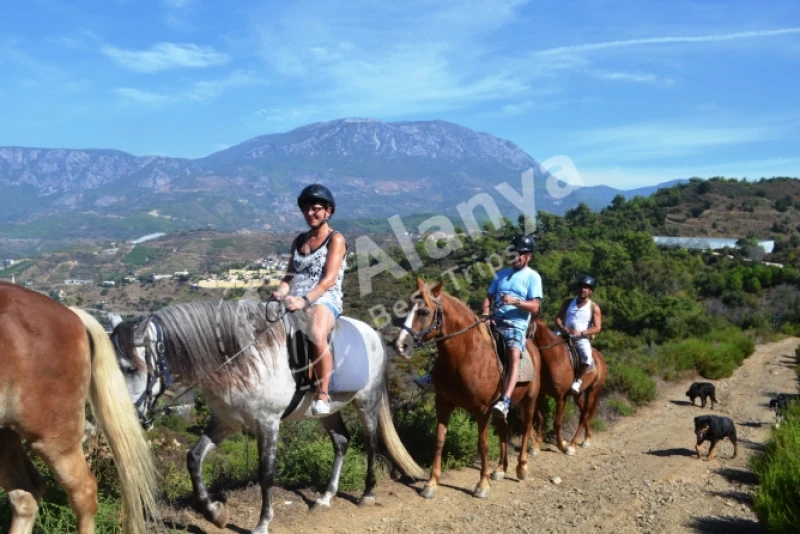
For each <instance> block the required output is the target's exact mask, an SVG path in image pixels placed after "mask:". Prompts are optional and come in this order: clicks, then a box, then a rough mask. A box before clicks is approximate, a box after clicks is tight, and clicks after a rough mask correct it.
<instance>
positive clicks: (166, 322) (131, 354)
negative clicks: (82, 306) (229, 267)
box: [111, 301, 425, 534]
mask: <svg viewBox="0 0 800 534" xmlns="http://www.w3.org/2000/svg"><path fill="white" fill-rule="evenodd" d="M295 313H297V312H295ZM342 322H344V323H342ZM336 328H337V330H336V332H335V333H334V336H335V335H338V333H337V332H339V331H340V329H341V331H342V332H345V331H347V332H349V333H348V334H347V335H349V336H352V337H349V338H348V339H351V340H353V343H352V346H353V347H354V348H355V347H356V345H358V344H360V346H361V348H359V349H358V350H360V351H362V352H360V353H359V354H360V355H361V356H363V358H364V361H363V367H368V371H366V370H365V375H364V377H363V380H364V383H365V384H366V385H365V386H363V387H361V389H360V390H358V391H352V392H349V393H341V392H340V393H337V392H336V390H334V389H332V390H331V391H330V399H331V408H332V410H333V412H332V413H331V414H330V415H328V416H325V417H323V418H322V425H323V426H324V427H325V429H326V430H327V431H328V434H329V436H330V438H331V441H332V442H333V449H334V453H335V457H334V462H333V470H332V473H331V478H330V481H329V483H328V487H327V489H326V491H325V494H324V495H323V496H322V497H320V498H319V499H317V501H316V504H315V508H327V507H329V506H330V503H331V499H332V498H333V497H335V496H336V493H337V490H338V485H339V476H340V474H341V471H342V465H343V464H344V455H345V453H346V452H347V446H348V443H349V435H348V433H347V429H346V428H345V426H344V422H343V421H342V417H341V414H340V413H339V410H341V409H342V408H343V407H344V406H345V405H347V404H348V403H350V402H352V403H353V404H354V405H355V407H356V410H358V413H359V416H360V418H361V422H362V424H363V425H364V433H365V435H366V440H365V441H366V443H365V448H366V453H367V477H366V488H365V490H364V493H363V495H362V496H361V501H360V504H362V505H370V504H373V503H374V502H375V496H374V495H373V490H374V488H375V484H376V479H375V458H376V449H377V439H378V438H377V433H378V431H380V433H381V437H382V438H383V441H384V443H385V444H386V447H387V449H388V450H389V454H390V456H391V457H392V459H393V460H394V462H395V463H396V464H397V466H398V467H399V468H400V469H401V470H402V471H403V472H405V473H406V474H407V475H409V476H412V477H416V478H424V476H425V473H424V471H422V469H421V468H420V467H419V466H418V465H417V464H416V463H414V460H413V459H411V457H410V455H409V454H408V452H407V451H406V449H405V448H404V447H403V445H402V443H401V442H400V439H399V437H398V436H397V433H396V431H395V428H394V424H393V423H392V418H391V413H390V411H389V399H388V393H387V390H386V367H387V355H386V351H385V348H384V345H383V343H382V340H381V338H380V336H379V335H378V333H377V332H375V330H373V329H372V328H370V327H369V326H367V325H366V324H364V323H362V322H360V321H356V320H354V319H350V318H340V319H339V323H337V327H336ZM345 329H347V330H345ZM111 339H112V341H113V343H114V346H115V348H116V350H117V360H118V362H119V365H120V367H121V368H122V371H123V373H124V374H125V378H126V381H127V383H128V389H129V393H130V395H131V398H132V399H133V400H134V401H135V404H136V406H137V408H138V410H139V414H140V418H141V419H143V421H146V420H147V419H148V418H149V417H148V416H151V415H152V414H153V411H154V407H155V404H156V402H157V401H158V398H159V396H160V395H161V394H163V393H164V390H165V389H166V387H167V386H168V385H169V383H170V382H171V381H172V379H173V378H174V379H175V380H176V381H177V382H178V383H180V384H182V385H183V386H184V387H193V386H194V385H197V386H198V387H199V388H200V390H201V391H202V394H203V396H204V397H205V398H206V399H207V401H208V404H209V406H210V407H211V410H212V413H211V419H210V420H209V422H208V425H207V426H206V428H205V430H203V435H202V436H201V437H200V439H199V441H198V442H197V443H196V444H195V446H194V447H193V448H192V449H191V450H190V451H189V454H188V456H187V466H188V469H189V474H190V476H191V479H192V487H193V493H194V501H195V507H196V508H197V510H198V511H200V512H201V513H203V514H204V515H205V517H206V518H207V519H209V520H210V521H212V522H213V523H214V524H216V525H218V526H220V527H223V526H224V525H225V524H226V523H227V518H228V514H227V511H226V508H225V504H224V503H222V502H219V501H214V500H213V499H212V498H211V497H210V496H209V492H208V490H207V488H206V485H205V482H204V481H203V460H204V458H205V456H206V454H207V453H208V452H209V451H211V450H213V449H215V448H216V447H217V446H218V445H219V444H220V443H221V442H222V441H223V440H224V439H225V438H226V437H227V436H228V435H230V434H231V433H233V432H235V431H237V430H240V429H245V430H248V431H250V432H252V433H253V434H255V435H256V437H257V439H258V455H259V468H258V475H259V481H260V483H261V498H262V501H261V515H260V518H259V521H258V525H257V526H256V528H255V530H253V533H254V534H266V533H267V531H268V527H269V523H270V522H271V521H272V518H273V510H272V487H273V485H274V478H275V455H276V453H277V448H278V428H279V426H280V422H281V420H282V419H286V420H298V419H305V418H308V417H311V404H312V402H313V397H314V390H313V388H312V389H311V390H309V391H305V392H301V393H300V395H298V396H296V389H297V387H296V382H295V378H294V376H293V370H292V369H291V368H290V366H289V357H288V354H287V346H286V331H285V327H284V324H283V322H282V321H281V320H278V321H276V322H274V323H268V321H267V318H266V314H265V309H264V306H263V305H259V304H258V303H255V302H248V301H239V302H229V301H221V302H218V303H216V302H194V303H189V304H178V305H174V306H169V307H167V308H162V309H161V310H158V311H156V312H154V313H153V314H151V315H148V316H142V317H139V318H137V319H133V320H130V321H126V322H123V323H121V324H119V325H117V326H116V328H115V329H114V332H113V333H112V334H111ZM350 346H351V345H349V344H348V347H350ZM337 351H338V349H337ZM364 351H365V352H366V354H364ZM355 352H356V351H355V350H353V351H352V352H348V351H344V354H343V355H339V354H338V352H336V353H335V354H334V358H335V360H336V364H337V369H340V368H338V364H340V363H343V364H344V363H346V362H345V361H344V360H345V355H347V354H350V356H348V357H351V358H355V357H356V354H355ZM339 358H341V359H342V360H341V361H339ZM356 361H357V360H356ZM337 372H342V371H341V369H340V370H337ZM367 373H368V374H367ZM335 378H336V376H335V375H334V380H335ZM294 401H296V402H294Z"/></svg>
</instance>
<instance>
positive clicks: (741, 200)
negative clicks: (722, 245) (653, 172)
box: [652, 178, 800, 240]
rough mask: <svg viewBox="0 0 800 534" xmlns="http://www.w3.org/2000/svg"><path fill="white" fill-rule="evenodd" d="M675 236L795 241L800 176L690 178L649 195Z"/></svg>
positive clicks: (799, 225)
mask: <svg viewBox="0 0 800 534" xmlns="http://www.w3.org/2000/svg"><path fill="white" fill-rule="evenodd" d="M652 198H653V200H654V201H655V202H656V203H657V204H658V205H659V206H660V207H662V209H663V210H664V214H665V221H664V227H665V229H666V230H667V231H668V233H670V234H672V235H680V236H710V237H747V236H755V237H758V238H761V239H781V238H782V239H792V238H795V239H796V240H797V239H800V180H798V179H795V178H774V179H768V180H760V181H757V182H745V181H740V180H736V179H725V178H712V179H711V180H706V181H701V180H697V179H693V180H691V181H689V182H687V183H683V184H680V185H677V186H674V187H671V188H668V189H662V190H660V191H658V192H656V193H655V194H654V195H653V197H652Z"/></svg>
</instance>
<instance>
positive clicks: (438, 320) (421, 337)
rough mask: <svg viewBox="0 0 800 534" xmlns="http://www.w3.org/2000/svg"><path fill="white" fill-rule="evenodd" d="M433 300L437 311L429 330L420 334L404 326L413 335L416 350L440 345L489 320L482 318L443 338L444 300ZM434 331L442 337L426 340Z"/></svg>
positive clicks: (426, 329) (403, 328)
mask: <svg viewBox="0 0 800 534" xmlns="http://www.w3.org/2000/svg"><path fill="white" fill-rule="evenodd" d="M431 300H433V302H434V303H435V304H436V310H435V311H434V312H433V313H434V317H433V321H431V324H429V325H428V327H427V328H425V329H424V330H421V331H420V332H417V331H416V330H414V329H413V328H411V327H410V326H406V325H405V324H404V325H403V326H402V330H405V331H406V332H408V333H409V334H410V335H411V339H413V340H414V348H417V349H420V348H422V347H424V346H425V345H430V344H431V343H438V342H440V341H445V340H447V339H450V338H452V337H456V336H460V335H461V334H463V333H464V332H466V331H468V330H472V329H473V328H475V327H476V326H478V325H480V324H481V323H483V322H485V321H486V319H487V318H480V319H478V320H477V321H475V322H474V323H472V324H471V325H469V326H467V327H465V328H462V329H461V330H458V331H457V332H453V333H452V334H447V335H444V336H443V335H441V328H442V326H443V325H444V310H443V308H442V300H441V299H435V298H431ZM434 330H439V334H440V335H437V336H435V337H432V338H430V339H427V340H426V339H425V338H426V337H427V336H428V334H430V333H431V332H433V331H434Z"/></svg>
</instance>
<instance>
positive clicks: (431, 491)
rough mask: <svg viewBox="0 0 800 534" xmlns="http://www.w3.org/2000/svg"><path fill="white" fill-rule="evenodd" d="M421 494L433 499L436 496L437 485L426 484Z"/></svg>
mask: <svg viewBox="0 0 800 534" xmlns="http://www.w3.org/2000/svg"><path fill="white" fill-rule="evenodd" d="M420 495H422V496H423V497H425V498H426V499H433V498H434V497H435V496H436V486H425V487H424V488H422V491H421V492H420Z"/></svg>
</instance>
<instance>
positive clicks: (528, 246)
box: [511, 234, 536, 254]
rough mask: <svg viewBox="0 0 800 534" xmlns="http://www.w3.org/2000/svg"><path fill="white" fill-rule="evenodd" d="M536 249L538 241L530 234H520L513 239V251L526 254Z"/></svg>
mask: <svg viewBox="0 0 800 534" xmlns="http://www.w3.org/2000/svg"><path fill="white" fill-rule="evenodd" d="M534 250H536V242H535V241H534V240H533V238H532V237H531V236H529V235H525V234H518V235H515V236H514V239H512V240H511V251H512V252H519V253H520V254H526V253H528V252H533V251H534Z"/></svg>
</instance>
